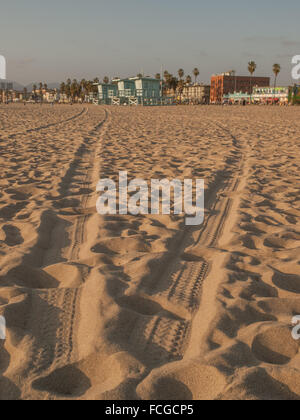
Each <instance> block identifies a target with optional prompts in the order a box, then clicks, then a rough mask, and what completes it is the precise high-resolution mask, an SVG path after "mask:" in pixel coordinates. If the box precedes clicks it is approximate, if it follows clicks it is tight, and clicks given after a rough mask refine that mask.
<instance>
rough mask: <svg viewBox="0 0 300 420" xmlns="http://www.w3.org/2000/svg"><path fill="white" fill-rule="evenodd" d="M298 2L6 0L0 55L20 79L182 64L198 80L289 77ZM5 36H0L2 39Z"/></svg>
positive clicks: (285, 80) (297, 46)
mask: <svg viewBox="0 0 300 420" xmlns="http://www.w3.org/2000/svg"><path fill="white" fill-rule="evenodd" d="M299 15H300V4H299V2H298V1H296V0H287V1H286V2H285V3H284V4H282V2H280V1H278V0H272V1H271V0H265V1H264V2H263V4H262V3H261V2H259V1H258V0H253V1H252V2H251V3H246V2H245V3H241V2H240V1H236V0H229V1H227V2H226V3H225V2H221V1H217V2H214V3H208V4H202V3H200V2H199V1H196V0H189V1H188V2H186V3H183V2H180V1H178V0H172V1H171V0H165V1H164V2H163V3H162V2H161V1H159V0H152V1H151V2H146V1H145V0H127V1H124V0H123V1H121V0H110V2H109V3H108V2H106V1H102V0H98V1H96V0H86V1H85V2H81V1H78V0H72V1H71V0H63V1H58V0H53V1H52V2H51V3H48V2H47V3H46V2H45V1H37V0H28V1H27V2H24V1H23V0H22V1H21V0H12V1H11V2H10V3H7V4H5V6H3V7H2V10H1V18H2V21H1V26H0V36H1V40H2V43H1V49H0V54H2V55H4V56H5V57H6V60H7V78H8V79H11V80H14V81H16V82H18V83H21V84H23V85H28V84H30V83H32V82H37V81H42V82H48V83H58V82H61V81H64V80H66V78H68V77H70V78H71V79H73V78H77V79H78V80H80V79H82V78H85V79H93V78H94V77H99V78H100V79H102V78H103V77H104V76H106V75H107V76H109V77H114V76H119V77H127V76H134V75H136V74H137V73H139V72H143V73H145V75H154V74H156V73H158V72H160V71H161V68H162V67H163V69H164V70H165V69H166V70H168V71H169V72H171V73H173V74H177V71H178V69H179V68H184V70H185V73H186V75H188V74H189V75H192V71H193V68H194V67H198V68H199V69H200V76H199V81H201V82H205V83H207V82H209V81H210V77H211V75H212V74H215V73H221V72H224V71H228V70H231V69H235V70H236V71H237V73H238V74H240V75H247V74H248V73H247V63H248V61H249V60H254V61H256V63H257V65H258V67H257V72H256V75H257V76H270V77H271V76H272V65H273V64H274V63H277V62H278V63H279V64H281V67H282V72H281V74H280V76H279V78H278V83H279V84H291V83H292V79H291V68H292V65H291V58H292V56H294V55H297V54H300V41H299V39H300V37H299V24H298V20H299V19H298V17H299ZM3 40H4V41H3Z"/></svg>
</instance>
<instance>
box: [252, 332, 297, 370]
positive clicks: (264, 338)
mask: <svg viewBox="0 0 300 420" xmlns="http://www.w3.org/2000/svg"><path fill="white" fill-rule="evenodd" d="M298 351H299V343H298V342H297V341H295V340H294V339H293V338H292V334H291V330H290V329H289V328H288V327H284V326H282V327H272V328H269V329H268V330H266V331H265V332H263V333H261V334H259V335H257V336H256V337H255V339H254V340H253V343H252V352H253V354H254V355H255V357H256V358H257V359H258V360H260V361H262V362H265V363H269V364H273V365H285V364H288V363H289V362H290V361H291V360H292V359H293V358H294V357H295V356H296V355H297V353H298Z"/></svg>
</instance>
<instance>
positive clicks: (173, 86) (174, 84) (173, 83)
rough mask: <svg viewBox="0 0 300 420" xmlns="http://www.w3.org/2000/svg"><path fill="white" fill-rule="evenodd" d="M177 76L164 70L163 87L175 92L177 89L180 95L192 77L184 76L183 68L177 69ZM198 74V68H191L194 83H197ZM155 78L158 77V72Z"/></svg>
mask: <svg viewBox="0 0 300 420" xmlns="http://www.w3.org/2000/svg"><path fill="white" fill-rule="evenodd" d="M177 74H178V77H176V76H174V75H173V74H171V73H169V72H168V71H167V70H166V71H165V72H164V84H165V88H166V89H167V90H173V91H174V93H176V92H177V91H178V92H179V93H180V95H182V92H183V89H184V87H185V86H186V85H190V84H191V83H192V77H191V76H190V75H188V76H186V77H185V79H184V76H185V72H184V70H183V69H179V70H178V72H177ZM199 74H200V71H199V69H198V68H195V69H194V70H193V75H194V77H195V83H197V79H198V76H199ZM155 77H156V78H157V79H160V77H161V76H160V74H157V75H156V76H155Z"/></svg>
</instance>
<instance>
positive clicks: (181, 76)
mask: <svg viewBox="0 0 300 420" xmlns="http://www.w3.org/2000/svg"><path fill="white" fill-rule="evenodd" d="M178 76H179V79H180V80H182V79H183V78H184V70H183V69H179V70H178Z"/></svg>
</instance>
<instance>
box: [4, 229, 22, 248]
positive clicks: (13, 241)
mask: <svg viewBox="0 0 300 420" xmlns="http://www.w3.org/2000/svg"><path fill="white" fill-rule="evenodd" d="M2 230H3V232H4V233H5V236H6V238H5V240H4V242H5V243H6V245H8V246H16V245H21V244H22V243H23V242H24V239H23V237H22V235H21V231H20V229H18V228H17V227H15V226H13V225H5V226H3V227H2Z"/></svg>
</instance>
